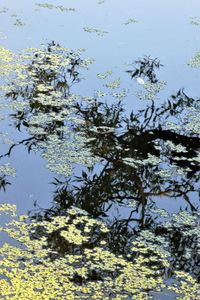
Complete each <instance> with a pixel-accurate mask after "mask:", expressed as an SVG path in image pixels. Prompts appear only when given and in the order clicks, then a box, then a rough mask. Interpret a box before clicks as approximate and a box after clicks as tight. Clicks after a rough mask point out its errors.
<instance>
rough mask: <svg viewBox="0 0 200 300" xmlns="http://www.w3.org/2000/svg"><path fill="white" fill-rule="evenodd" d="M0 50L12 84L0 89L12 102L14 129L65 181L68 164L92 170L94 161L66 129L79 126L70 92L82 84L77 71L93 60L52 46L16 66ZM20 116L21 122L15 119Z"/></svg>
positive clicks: (83, 143) (82, 143)
mask: <svg viewBox="0 0 200 300" xmlns="http://www.w3.org/2000/svg"><path fill="white" fill-rule="evenodd" d="M0 50H1V53H2V58H1V61H2V68H1V65H0V71H1V70H2V71H1V74H2V75H11V73H13V75H12V76H11V78H12V79H11V81H8V82H6V84H5V85H4V86H2V87H1V88H2V90H3V91H4V92H5V93H6V95H7V98H8V100H9V99H10V98H11V99H12V101H8V103H7V107H8V108H9V109H12V110H14V111H15V112H16V113H15V118H14V119H16V123H17V125H16V127H17V128H18V129H20V128H21V126H22V124H23V125H25V127H26V128H27V130H28V131H29V133H30V134H31V136H33V137H35V138H36V140H37V141H38V143H37V147H36V148H37V149H38V147H39V149H42V152H43V154H42V156H43V157H44V158H45V159H47V161H48V167H49V168H50V169H51V170H52V171H55V172H58V173H59V174H62V175H63V174H64V175H66V176H68V175H70V171H71V169H72V168H71V165H70V164H71V163H76V162H77V163H80V164H82V163H84V164H86V165H88V166H91V164H93V163H94V161H95V159H94V157H93V155H92V154H91V152H90V150H89V147H88V145H87V144H86V142H87V141H86V138H85V137H84V136H83V134H82V135H80V134H78V133H77V135H76V134H75V133H72V130H70V128H73V127H74V126H76V125H77V124H80V123H81V122H83V121H82V120H81V119H80V118H79V117H77V115H76V110H75V108H74V104H75V103H76V101H77V98H78V96H76V95H73V94H70V92H69V90H70V87H71V86H72V85H73V84H74V83H76V82H79V80H80V79H81V78H80V75H79V69H85V68H88V66H89V64H90V63H91V62H92V60H91V59H85V60H82V59H80V53H82V51H83V50H82V49H81V50H78V51H77V52H73V51H71V50H70V49H67V48H61V47H60V46H58V45H55V44H52V45H49V48H48V50H47V49H45V50H41V49H28V50H29V52H28V50H27V52H26V54H23V55H19V57H18V61H19V65H17V67H16V60H15V58H16V56H15V55H14V54H12V53H11V52H10V51H8V50H6V49H5V48H3V47H2V48H1V49H0ZM66 74H67V75H66ZM66 76H68V77H67V78H66ZM20 115H23V119H22V121H21V120H20V119H18V118H17V116H20ZM62 151H63V152H62ZM70 159H71V160H72V161H71V163H70ZM76 160H77V161H76Z"/></svg>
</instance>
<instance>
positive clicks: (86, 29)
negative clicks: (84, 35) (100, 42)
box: [83, 27, 108, 37]
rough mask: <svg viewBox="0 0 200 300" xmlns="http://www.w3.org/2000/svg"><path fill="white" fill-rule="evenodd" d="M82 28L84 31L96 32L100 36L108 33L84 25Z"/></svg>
mask: <svg viewBox="0 0 200 300" xmlns="http://www.w3.org/2000/svg"><path fill="white" fill-rule="evenodd" d="M83 30H84V31H85V32H89V33H96V34H97V35H98V36H100V37H103V36H104V35H105V34H107V33H108V31H105V30H101V29H97V28H93V27H84V28H83Z"/></svg>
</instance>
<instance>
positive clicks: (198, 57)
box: [188, 51, 200, 68]
mask: <svg viewBox="0 0 200 300" xmlns="http://www.w3.org/2000/svg"><path fill="white" fill-rule="evenodd" d="M188 65H189V66H191V67H193V68H199V67H200V51H198V52H196V54H195V55H194V57H192V58H191V59H190V61H189V63H188Z"/></svg>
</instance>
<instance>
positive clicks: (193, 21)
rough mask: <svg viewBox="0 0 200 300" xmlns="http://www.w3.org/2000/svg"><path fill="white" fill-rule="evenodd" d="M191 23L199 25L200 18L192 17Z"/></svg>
mask: <svg viewBox="0 0 200 300" xmlns="http://www.w3.org/2000/svg"><path fill="white" fill-rule="evenodd" d="M190 24H192V25H195V26H199V25H200V18H198V17H190Z"/></svg>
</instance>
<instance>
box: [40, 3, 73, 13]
mask: <svg viewBox="0 0 200 300" xmlns="http://www.w3.org/2000/svg"><path fill="white" fill-rule="evenodd" d="M35 5H37V6H38V7H41V8H47V9H57V10H59V11H61V12H75V11H76V10H75V8H72V7H64V6H62V5H57V6H56V5H53V4H50V3H36V4H35Z"/></svg>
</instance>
